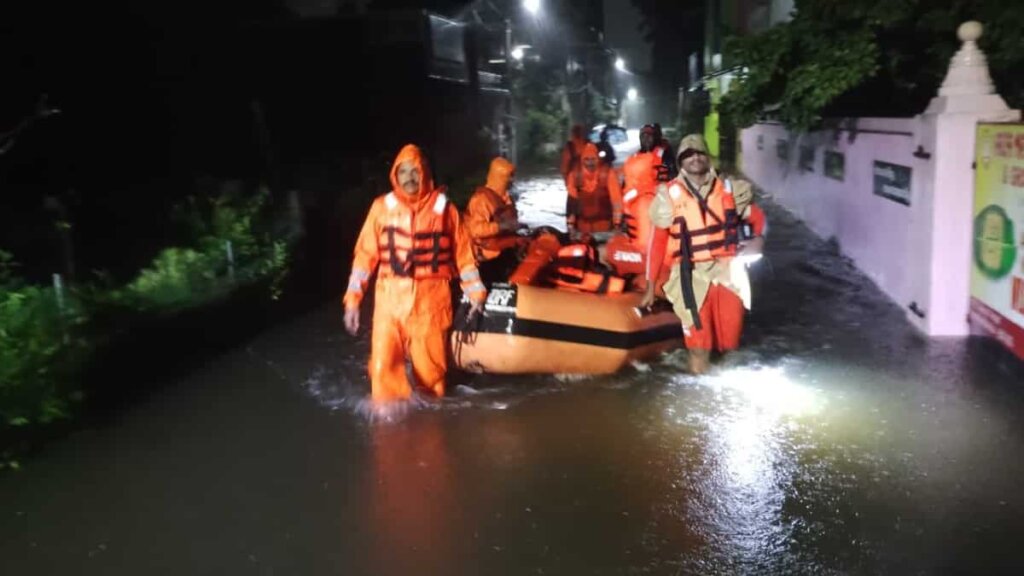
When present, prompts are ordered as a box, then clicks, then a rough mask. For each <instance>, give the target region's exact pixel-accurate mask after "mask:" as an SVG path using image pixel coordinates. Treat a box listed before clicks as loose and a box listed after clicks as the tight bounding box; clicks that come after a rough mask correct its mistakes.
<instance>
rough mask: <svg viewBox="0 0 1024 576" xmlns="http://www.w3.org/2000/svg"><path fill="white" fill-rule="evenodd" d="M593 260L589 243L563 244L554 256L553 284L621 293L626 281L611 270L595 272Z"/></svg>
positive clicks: (598, 292) (592, 251)
mask: <svg viewBox="0 0 1024 576" xmlns="http://www.w3.org/2000/svg"><path fill="white" fill-rule="evenodd" d="M595 261H596V254H595V253H594V248H593V247H592V246H590V245H589V244H570V245H568V246H563V247H562V248H561V249H560V250H559V251H558V256H557V257H556V258H555V273H554V275H553V279H552V280H553V282H554V284H555V286H558V287H559V288H568V289H571V290H579V291H580V292H593V293H596V294H621V293H622V291H623V290H624V289H625V286H626V281H625V280H624V279H623V278H620V277H618V276H615V275H613V274H612V273H611V272H595V271H594V270H593V267H594V262H595Z"/></svg>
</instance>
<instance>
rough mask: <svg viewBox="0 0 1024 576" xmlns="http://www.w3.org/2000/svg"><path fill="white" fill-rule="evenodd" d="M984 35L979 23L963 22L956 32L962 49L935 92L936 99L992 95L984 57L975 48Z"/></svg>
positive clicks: (979, 50)
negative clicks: (936, 92) (937, 97)
mask: <svg viewBox="0 0 1024 576" xmlns="http://www.w3.org/2000/svg"><path fill="white" fill-rule="evenodd" d="M983 32H984V27H982V25H981V23H980V22H976V21H973V20H972V21H970V22H964V23H963V24H961V25H960V28H958V29H957V37H958V38H960V41H961V42H963V46H961V47H960V50H959V51H957V53H956V55H954V56H953V58H952V60H951V61H950V63H949V72H947V73H946V80H945V81H944V82H943V83H942V87H941V88H939V96H963V95H985V94H995V91H996V89H995V86H994V85H993V84H992V77H991V76H990V75H989V73H988V61H987V60H986V59H985V53H984V52H982V51H981V49H980V48H978V39H979V38H981V35H982V33H983Z"/></svg>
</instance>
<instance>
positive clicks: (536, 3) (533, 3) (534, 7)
mask: <svg viewBox="0 0 1024 576" xmlns="http://www.w3.org/2000/svg"><path fill="white" fill-rule="evenodd" d="M523 8H526V11H527V12H529V13H530V14H533V15H534V16H536V15H537V13H538V12H540V0H523Z"/></svg>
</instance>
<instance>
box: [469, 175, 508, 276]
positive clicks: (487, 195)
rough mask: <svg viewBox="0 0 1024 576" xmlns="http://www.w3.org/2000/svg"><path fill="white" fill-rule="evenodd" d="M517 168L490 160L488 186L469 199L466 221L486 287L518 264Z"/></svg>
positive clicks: (478, 189)
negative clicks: (514, 186)
mask: <svg viewBox="0 0 1024 576" xmlns="http://www.w3.org/2000/svg"><path fill="white" fill-rule="evenodd" d="M515 172H516V167H515V166H513V165H512V163H511V162H509V161H508V160H506V159H504V158H502V157H500V156H499V157H497V158H495V159H494V160H492V161H491V167H490V170H488V172H487V184H486V185H484V186H479V187H477V189H476V191H475V192H474V193H473V196H471V197H470V199H469V204H468V205H467V206H466V212H465V214H463V222H465V224H466V229H467V230H468V231H469V236H470V238H472V240H473V253H474V255H475V256H476V261H477V266H478V267H479V269H480V276H481V277H483V279H484V284H486V285H488V286H490V285H491V284H492V283H493V282H495V281H498V280H504V279H506V278H507V277H508V274H509V273H510V272H511V271H512V270H513V269H514V268H515V266H516V264H517V257H516V252H517V251H518V247H519V246H520V245H521V244H522V242H523V238H522V237H521V236H519V235H517V234H516V232H517V231H518V230H519V229H520V225H519V215H518V212H517V211H516V204H515V201H514V200H512V197H511V196H510V195H509V188H511V186H512V182H513V180H514V179H515Z"/></svg>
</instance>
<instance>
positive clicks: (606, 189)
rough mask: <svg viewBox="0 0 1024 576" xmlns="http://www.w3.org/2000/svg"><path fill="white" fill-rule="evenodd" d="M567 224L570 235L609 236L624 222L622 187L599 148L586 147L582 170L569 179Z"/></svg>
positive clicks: (581, 163)
mask: <svg viewBox="0 0 1024 576" xmlns="http://www.w3.org/2000/svg"><path fill="white" fill-rule="evenodd" d="M568 188H569V194H568V196H567V197H566V201H565V220H566V224H567V225H568V227H569V232H570V233H576V232H607V231H609V230H611V229H612V222H613V221H616V220H619V219H621V218H622V187H621V186H620V185H619V177H618V175H617V174H616V173H615V170H613V169H612V168H611V167H610V166H606V165H604V164H602V163H601V162H600V161H599V160H598V152H597V146H595V145H594V144H592V143H588V144H587V145H586V146H584V147H583V154H582V156H581V157H580V166H579V168H578V169H577V170H576V172H575V173H573V174H571V175H569V183H568Z"/></svg>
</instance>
